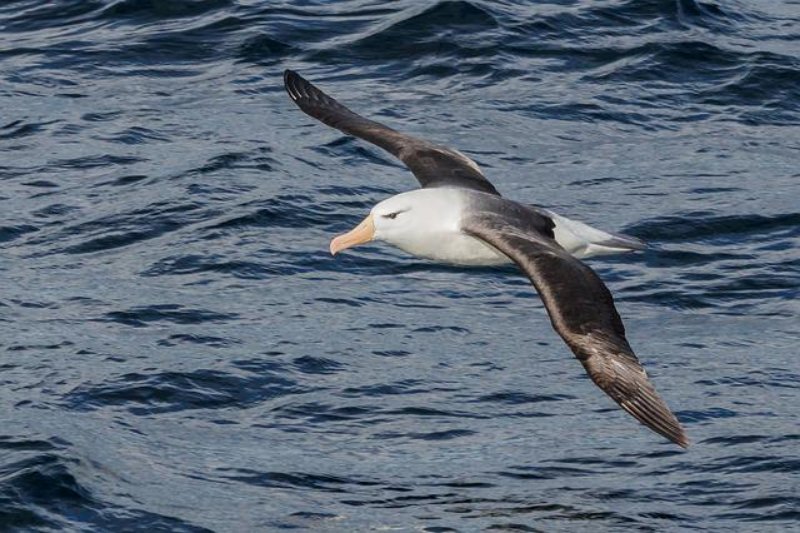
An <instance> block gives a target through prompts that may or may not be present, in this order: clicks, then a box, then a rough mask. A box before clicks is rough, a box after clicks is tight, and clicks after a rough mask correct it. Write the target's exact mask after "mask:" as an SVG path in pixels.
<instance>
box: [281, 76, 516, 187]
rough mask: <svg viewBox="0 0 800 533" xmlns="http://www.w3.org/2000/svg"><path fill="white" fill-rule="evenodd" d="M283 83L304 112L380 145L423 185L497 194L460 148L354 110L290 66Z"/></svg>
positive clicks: (345, 131)
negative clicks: (416, 135) (418, 136)
mask: <svg viewBox="0 0 800 533" xmlns="http://www.w3.org/2000/svg"><path fill="white" fill-rule="evenodd" d="M283 84H284V86H285V87H286V92H288V93H289V97H291V99H292V100H294V102H295V103H296V104H297V106H298V107H299V108H300V109H302V110H303V111H304V112H305V113H306V114H308V115H310V116H312V117H314V118H315V119H317V120H319V121H321V122H323V123H325V124H327V125H328V126H331V127H333V128H336V129H338V130H340V131H343V132H344V133H348V134H350V135H355V136H356V137H361V138H362V139H364V140H365V141H369V142H371V143H373V144H376V145H378V146H380V147H381V148H383V149H384V150H386V151H388V152H389V153H390V154H392V155H393V156H395V157H397V158H398V159H400V160H401V161H402V162H403V163H405V164H406V166H407V167H408V168H409V169H411V172H413V173H414V176H415V177H416V178H417V180H418V181H419V183H420V185H422V186H423V187H444V186H450V187H464V188H467V189H475V190H478V191H482V192H487V193H490V194H497V195H499V194H500V193H498V192H497V190H496V189H495V188H494V186H493V185H492V184H491V183H489V180H487V179H486V178H485V177H484V175H483V174H482V173H481V171H480V169H479V168H478V165H476V164H475V162H474V161H473V160H472V159H470V158H468V157H467V156H465V155H464V154H462V153H461V152H458V151H457V150H451V149H449V148H445V147H443V146H438V145H436V144H433V143H430V142H427V141H423V140H421V139H416V138H414V137H411V136H409V135H404V134H402V133H400V132H398V131H395V130H393V129H391V128H389V127H387V126H384V125H383V124H381V123H379V122H375V121H373V120H369V119H366V118H364V117H362V116H361V115H358V114H356V113H353V112H352V111H350V110H349V109H347V108H346V107H345V106H343V105H342V104H340V103H339V102H337V101H336V100H334V99H333V98H331V97H330V96H328V95H327V94H325V93H324V92H322V91H320V90H319V89H318V88H317V87H315V86H314V85H312V84H311V83H310V82H308V80H306V79H305V78H303V77H302V76H300V75H299V74H298V73H296V72H294V71H292V70H287V71H285V72H284V73H283Z"/></svg>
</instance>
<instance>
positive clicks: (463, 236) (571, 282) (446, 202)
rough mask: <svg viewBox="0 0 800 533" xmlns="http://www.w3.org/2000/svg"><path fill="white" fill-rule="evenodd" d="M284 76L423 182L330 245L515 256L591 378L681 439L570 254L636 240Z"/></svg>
mask: <svg viewBox="0 0 800 533" xmlns="http://www.w3.org/2000/svg"><path fill="white" fill-rule="evenodd" d="M284 83H285V85H286V90H287V92H288V93H289V96H290V97H291V98H292V100H293V101H294V102H295V103H296V104H297V105H298V106H299V107H300V108H301V109H302V110H303V111H305V112H306V113H307V114H309V115H311V116H312V117H314V118H317V119H318V120H320V121H322V122H324V123H325V124H328V125H329V126H332V127H334V128H337V129H339V130H341V131H343V132H345V133H349V134H352V135H356V136H358V137H361V138H362V139H365V140H367V141H369V142H372V143H374V144H376V145H378V146H380V147H381V148H384V149H385V150H387V151H389V152H390V153H392V154H393V155H395V156H396V157H398V158H399V159H400V160H401V161H403V162H404V163H405V164H406V165H407V166H408V167H409V168H410V169H411V171H412V172H413V173H414V175H415V176H416V178H417V179H418V180H419V182H420V184H421V185H422V187H423V188H422V189H419V190H415V191H410V192H404V193H401V194H398V195H395V196H392V197H391V198H388V199H386V200H384V201H382V202H380V203H378V204H377V205H375V207H373V209H372V210H371V212H370V214H369V215H368V216H367V217H366V218H365V219H364V220H363V221H362V222H361V223H360V224H359V225H358V226H356V227H355V228H354V229H353V230H351V231H350V232H348V233H346V234H344V235H340V236H338V237H336V238H335V239H333V240H332V241H331V246H330V248H331V253H333V254H336V253H338V252H340V251H342V250H344V249H346V248H349V247H351V246H355V245H357V244H361V243H364V242H368V241H372V240H380V241H385V242H387V243H389V244H391V245H393V246H395V247H397V248H399V249H401V250H403V251H405V252H407V253H409V254H411V255H414V256H416V257H421V258H425V259H429V260H433V261H437V262H442V263H449V264H455V265H463V266H493V265H502V264H507V263H514V264H516V265H517V266H518V267H519V268H520V269H521V270H522V271H523V272H524V273H525V274H526V275H527V276H528V278H529V279H530V280H531V282H532V284H533V285H534V286H535V287H536V290H537V291H538V292H539V295H540V296H541V298H542V301H543V303H544V305H545V307H546V308H547V312H548V314H549V315H550V320H551V322H552V324H553V327H554V329H555V330H556V331H557V332H558V333H559V335H561V337H562V338H563V339H564V341H565V342H566V344H567V345H568V346H569V348H570V349H571V350H572V352H573V353H574V354H575V356H576V357H577V358H578V360H579V361H580V362H581V364H582V365H583V367H584V369H585V370H586V372H587V373H588V374H589V376H590V377H591V378H592V380H593V381H594V382H595V384H597V385H598V386H599V387H600V388H601V389H602V390H603V391H604V392H605V393H606V394H608V395H609V396H610V397H611V398H612V399H613V400H614V401H616V402H617V403H618V404H619V405H620V406H621V407H622V408H623V409H624V410H625V411H627V412H628V413H630V414H631V415H633V416H634V417H635V418H637V419H638V420H639V421H640V422H642V423H643V424H645V425H647V426H648V427H649V428H650V429H652V430H653V431H656V432H657V433H660V434H661V435H663V436H665V437H667V438H668V439H670V440H672V441H673V442H675V443H677V444H679V445H681V446H683V447H686V446H688V439H687V438H686V435H685V433H684V431H683V428H681V426H680V423H679V422H678V420H677V419H676V418H675V415H673V414H672V412H671V411H670V410H669V408H668V407H667V405H666V404H665V403H664V401H663V400H662V399H661V398H660V397H659V396H658V394H657V393H656V391H655V389H654V387H653V385H652V384H651V383H650V380H649V379H648V377H647V374H646V372H645V371H644V369H643V368H642V366H641V365H640V364H639V361H638V359H637V358H636V355H635V354H634V352H633V350H632V349H631V347H630V345H629V344H628V341H627V339H626V338H625V328H624V326H623V324H622V320H621V319H620V316H619V314H618V313H617V310H616V308H615V306H614V301H613V298H612V296H611V293H610V292H609V290H608V288H607V287H606V286H605V284H604V283H603V282H602V280H600V278H599V277H598V276H597V274H595V273H594V271H593V270H592V269H591V268H589V267H588V266H587V265H586V264H584V263H583V262H581V261H580V260H579V258H585V257H590V256H593V255H601V254H607V253H619V252H627V251H632V250H639V249H642V248H643V247H644V245H643V243H642V242H641V241H639V240H638V239H635V238H633V237H628V236H625V235H615V234H611V233H607V232H604V231H601V230H598V229H596V228H593V227H591V226H588V225H586V224H583V223H582V222H578V221H575V220H571V219H569V218H566V217H563V216H560V215H557V214H555V213H553V212H551V211H549V210H546V209H543V208H540V207H536V206H532V205H527V204H523V203H519V202H515V201H513V200H509V199H506V198H503V197H501V196H500V194H499V193H498V192H497V190H496V189H495V187H494V186H493V185H492V184H491V183H490V182H489V181H488V180H487V179H486V178H485V176H484V175H483V173H482V172H481V170H480V168H479V167H478V165H477V164H476V163H475V162H474V161H472V160H471V159H469V158H468V157H467V156H465V155H464V154H462V153H461V152H459V151H457V150H453V149H449V148H445V147H443V146H439V145H436V144H433V143H430V142H428V141H423V140H420V139H417V138H415V137H411V136H409V135H405V134H402V133H399V132H397V131H395V130H393V129H391V128H388V127H387V126H384V125H383V124H380V123H378V122H374V121H371V120H369V119H366V118H364V117H362V116H360V115H358V114H356V113H354V112H353V111H351V110H349V109H348V108H346V107H344V106H343V105H342V104H340V103H339V102H337V101H336V100H334V99H333V98H331V97H330V96H328V95H326V94H325V93H323V92H322V91H320V90H319V89H318V88H316V87H315V86H313V85H312V84H310V83H309V82H308V81H306V80H305V79H303V78H302V77H301V76H299V75H298V74H297V73H295V72H292V71H288V70H287V71H286V73H285V75H284Z"/></svg>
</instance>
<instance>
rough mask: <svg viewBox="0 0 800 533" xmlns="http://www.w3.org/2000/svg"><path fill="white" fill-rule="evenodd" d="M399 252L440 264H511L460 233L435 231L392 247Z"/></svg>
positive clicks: (478, 241) (495, 251)
mask: <svg viewBox="0 0 800 533" xmlns="http://www.w3.org/2000/svg"><path fill="white" fill-rule="evenodd" d="M396 245H397V247H398V248H400V249H401V250H403V251H405V252H408V253H410V254H411V255H415V256H417V257H424V258H425V259H431V260H433V261H438V262H440V263H450V264H453V265H465V266H493V265H503V264H505V263H509V262H510V261H511V260H510V259H509V258H508V257H507V256H506V255H503V254H502V253H500V252H498V251H497V250H496V249H495V248H493V247H491V246H489V245H488V244H486V243H484V242H483V241H481V240H478V239H476V238H475V237H471V236H469V235H465V234H463V233H461V232H460V231H437V232H432V233H428V234H426V235H425V236H424V238H422V239H414V240H409V241H404V242H399V243H397V244H396Z"/></svg>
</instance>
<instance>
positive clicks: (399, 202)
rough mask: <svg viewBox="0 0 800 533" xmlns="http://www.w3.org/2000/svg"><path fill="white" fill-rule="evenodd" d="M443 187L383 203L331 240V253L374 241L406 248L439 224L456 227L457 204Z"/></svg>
mask: <svg viewBox="0 0 800 533" xmlns="http://www.w3.org/2000/svg"><path fill="white" fill-rule="evenodd" d="M449 197H450V195H449V194H445V193H444V191H443V190H442V189H438V190H436V189H419V190H415V191H410V192H406V193H402V194H398V195H396V196H392V197H391V198H387V199H386V200H384V201H382V202H380V203H379V204H377V205H376V206H375V207H373V208H372V210H371V211H370V213H369V215H367V217H366V218H365V219H364V220H362V221H361V223H360V224H359V225H358V226H356V227H355V228H353V229H352V230H350V231H349V232H347V233H345V234H343V235H339V236H338V237H336V238H335V239H333V240H332V241H331V254H333V255H336V254H337V253H339V252H341V251H342V250H345V249H347V248H350V247H351V246H356V245H358V244H363V243H366V242H369V241H373V240H379V241H386V242H388V243H389V244H392V245H394V246H397V247H398V248H401V249H404V250H407V249H408V248H409V246H410V245H412V246H413V244H412V243H414V242H415V241H420V240H425V239H428V238H429V237H430V235H431V233H432V232H434V233H435V232H436V230H437V229H439V226H443V225H447V226H448V227H451V226H454V225H455V223H456V222H457V220H456V219H457V215H458V213H457V212H456V209H455V205H454V203H453V202H452V201H451V200H452V199H451V198H449Z"/></svg>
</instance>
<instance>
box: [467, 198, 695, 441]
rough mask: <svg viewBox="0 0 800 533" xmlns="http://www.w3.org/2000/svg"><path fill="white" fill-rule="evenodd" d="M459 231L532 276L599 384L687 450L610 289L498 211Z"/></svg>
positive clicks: (552, 316)
mask: <svg viewBox="0 0 800 533" xmlns="http://www.w3.org/2000/svg"><path fill="white" fill-rule="evenodd" d="M462 231H465V232H466V233H468V234H470V235H473V236H475V237H477V238H479V239H481V240H483V241H485V242H487V243H488V244H490V245H492V246H494V247H495V248H497V249H498V250H500V251H501V252H503V253H504V254H506V255H507V256H508V257H509V258H511V260H513V261H514V262H515V263H516V264H517V265H518V266H519V267H520V268H521V269H522V270H523V271H524V272H525V273H526V274H527V275H528V278H530V280H531V282H532V283H533V285H534V286H535V287H536V290H537V291H538V292H539V296H541V298H542V301H543V302H544V305H545V307H546V308H547V312H548V314H549V315H550V321H551V322H552V323H553V327H554V328H555V330H556V331H557V332H558V334H559V335H561V337H562V338H563V339H564V341H566V343H567V345H568V346H569V347H570V348H571V349H572V352H573V353H574V354H575V356H576V357H577V358H578V360H579V361H580V362H581V364H583V367H584V368H585V369H586V372H588V373H589V376H590V377H591V378H592V381H594V382H595V384H597V386H598V387H600V388H601V389H603V391H605V393H606V394H608V395H609V396H611V398H613V400H614V401H615V402H617V403H618V404H619V405H620V406H621V407H622V408H623V409H625V410H626V411H627V412H628V413H630V414H632V415H633V416H634V417H635V418H636V419H637V420H639V421H640V422H641V423H642V424H644V425H646V426H647V427H649V428H650V429H652V430H653V431H655V432H656V433H659V434H661V435H663V436H664V437H666V438H668V439H669V440H671V441H672V442H674V443H676V444H678V445H680V446H682V447H684V448H686V447H688V446H689V440H688V439H687V437H686V434H685V433H684V431H683V428H682V427H681V425H680V422H678V420H677V418H675V415H674V414H672V412H671V411H670V410H669V407H667V405H666V403H664V401H663V400H662V399H661V398H660V397H659V396H658V393H656V390H655V388H654V387H653V385H652V384H651V383H650V380H649V379H648V378H647V373H646V372H645V370H644V368H642V365H641V364H639V360H638V359H637V358H636V355H635V354H634V353H633V350H632V349H631V347H630V345H629V344H628V341H627V339H625V328H624V326H623V325H622V320H621V319H620V317H619V314H618V313H617V310H616V308H615V307H614V300H613V298H612V297H611V292H609V290H608V288H607V287H606V286H605V284H603V282H602V280H600V278H599V277H598V276H597V274H595V273H594V271H593V270H592V269H591V268H589V267H588V266H586V265H585V264H584V263H582V262H580V261H579V260H577V259H575V258H574V257H572V256H571V255H569V253H567V252H566V251H565V250H563V249H561V248H560V247H558V246H557V245H555V244H554V243H553V241H552V240H550V239H547V238H545V237H543V236H539V235H535V234H531V233H530V232H529V231H524V230H522V229H520V228H519V227H518V226H517V225H515V224H514V223H513V222H509V221H508V220H507V219H505V218H503V217H502V215H500V214H497V213H486V212H484V213H479V214H476V215H472V216H470V217H468V218H467V220H465V222H464V224H463V226H462Z"/></svg>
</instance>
